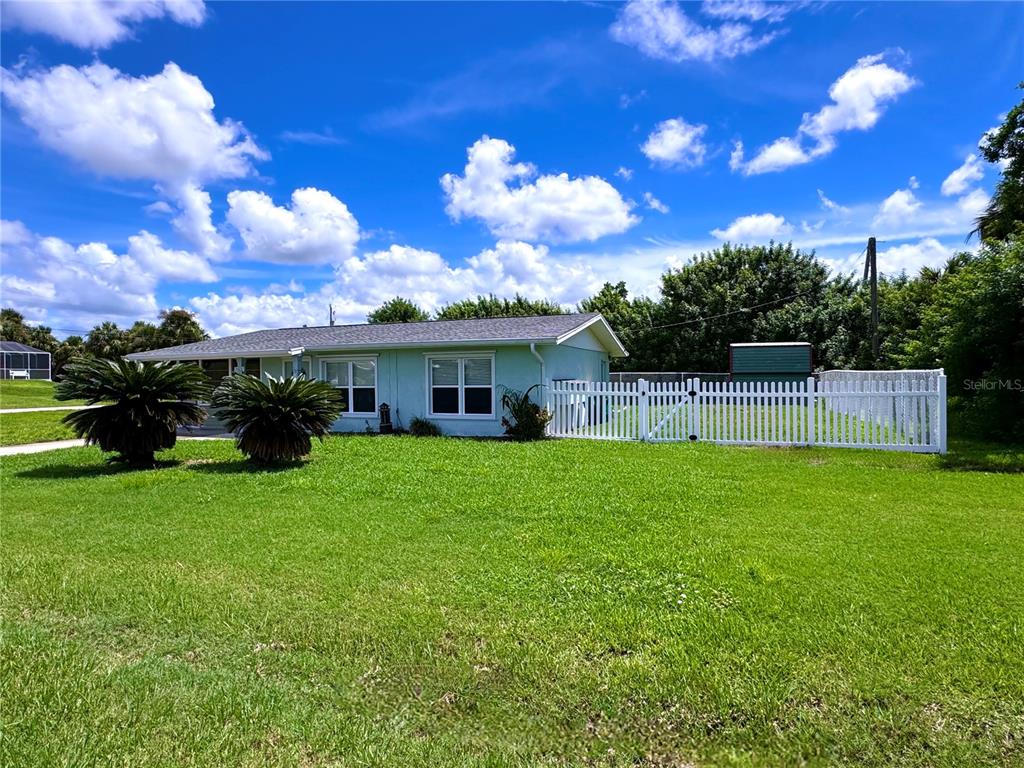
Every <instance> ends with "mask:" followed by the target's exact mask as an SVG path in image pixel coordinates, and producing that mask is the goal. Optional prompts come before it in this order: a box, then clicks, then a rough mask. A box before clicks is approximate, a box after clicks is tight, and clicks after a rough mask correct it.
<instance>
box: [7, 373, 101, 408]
mask: <svg viewBox="0 0 1024 768" xmlns="http://www.w3.org/2000/svg"><path fill="white" fill-rule="evenodd" d="M53 388H54V384H53V382H52V381H2V380H0V408H44V407H46V406H55V405H82V404H84V402H85V401H84V400H65V401H58V400H55V399H54V397H53Z"/></svg>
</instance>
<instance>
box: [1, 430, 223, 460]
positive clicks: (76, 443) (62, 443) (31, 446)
mask: <svg viewBox="0 0 1024 768" xmlns="http://www.w3.org/2000/svg"><path fill="white" fill-rule="evenodd" d="M234 437H235V436H234V435H230V434H223V435H202V436H195V437H185V436H183V435H179V436H178V439H179V440H232V439H234ZM83 445H85V440H51V441H49V442H46V443H26V444H25V445H5V446H2V447H0V456H18V455H20V454H23V453H43V452H44V451H56V450H59V449H61V448H81V447H82V446H83Z"/></svg>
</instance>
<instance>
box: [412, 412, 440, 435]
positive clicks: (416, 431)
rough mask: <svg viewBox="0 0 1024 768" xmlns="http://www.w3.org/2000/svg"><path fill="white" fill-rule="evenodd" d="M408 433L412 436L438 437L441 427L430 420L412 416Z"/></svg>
mask: <svg viewBox="0 0 1024 768" xmlns="http://www.w3.org/2000/svg"><path fill="white" fill-rule="evenodd" d="M409 434H410V435H412V436H413V437H440V436H441V428H440V427H439V426H437V424H435V423H434V422H432V421H429V420H427V419H421V418H420V417H419V416H413V417H412V421H410V422H409Z"/></svg>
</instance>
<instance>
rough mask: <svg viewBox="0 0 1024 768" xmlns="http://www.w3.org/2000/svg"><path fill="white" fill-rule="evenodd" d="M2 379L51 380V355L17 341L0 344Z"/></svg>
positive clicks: (0, 374)
mask: <svg viewBox="0 0 1024 768" xmlns="http://www.w3.org/2000/svg"><path fill="white" fill-rule="evenodd" d="M0 379H36V380H41V381H49V380H50V353H49V352H43V351H42V350H41V349H36V348H35V347H30V346H28V345H27V344H21V343H19V342H16V341H4V342H0Z"/></svg>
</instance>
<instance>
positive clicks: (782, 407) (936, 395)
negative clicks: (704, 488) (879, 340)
mask: <svg viewBox="0 0 1024 768" xmlns="http://www.w3.org/2000/svg"><path fill="white" fill-rule="evenodd" d="M853 373H857V374H860V375H858V376H856V377H852V376H846V375H845V374H853ZM879 373H882V374H886V375H882V376H879V377H877V378H872V377H870V376H864V375H863V374H864V372H852V371H851V372H847V371H836V372H828V374H822V380H815V379H814V378H813V377H810V378H808V379H807V380H806V381H798V382H721V381H712V382H703V381H701V380H700V379H699V378H693V379H689V380H687V381H685V382H678V381H676V382H660V383H659V382H649V381H645V380H643V379H641V380H639V381H636V382H629V383H626V382H623V383H618V382H592V381H555V382H552V383H550V384H549V385H548V387H547V389H546V396H547V406H548V408H549V410H550V411H551V413H552V419H551V424H550V425H549V426H548V434H549V435H551V436H552V437H580V438H589V439H594V440H642V441H645V442H652V443H657V442H682V441H697V440H703V441H708V442H713V443H722V444H728V445H821V446H833V447H847V448H881V449H885V450H890V451H914V452H918V453H945V452H946V377H945V375H943V373H942V371H941V370H939V371H914V372H909V371H908V372H906V373H908V374H909V373H913V374H914V375H913V376H902V377H901V376H898V375H894V374H898V373H900V372H895V371H892V372H879Z"/></svg>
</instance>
